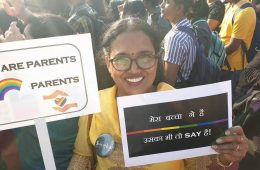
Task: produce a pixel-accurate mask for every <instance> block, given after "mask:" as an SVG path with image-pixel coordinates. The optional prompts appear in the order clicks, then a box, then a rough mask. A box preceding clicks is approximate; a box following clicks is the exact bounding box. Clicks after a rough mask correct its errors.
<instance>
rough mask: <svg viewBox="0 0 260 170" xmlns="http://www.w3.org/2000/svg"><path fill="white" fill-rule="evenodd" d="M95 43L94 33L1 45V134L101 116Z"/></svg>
mask: <svg viewBox="0 0 260 170" xmlns="http://www.w3.org/2000/svg"><path fill="white" fill-rule="evenodd" d="M82 42H84V43H83V44H82ZM91 43H92V42H91V35H90V34H80V35H71V36H60V37H50V38H43V39H32V40H24V41H16V42H10V43H0V59H1V62H0V131H1V130H6V129H12V128H17V127H23V126H29V125H33V124H35V120H36V119H39V118H44V119H45V120H46V122H50V121H57V120H62V119H68V118H72V117H78V116H81V115H84V114H92V113H97V112H99V111H100V106H99V95H98V86H97V79H96V70H95V61H94V55H93V51H92V45H91Z"/></svg>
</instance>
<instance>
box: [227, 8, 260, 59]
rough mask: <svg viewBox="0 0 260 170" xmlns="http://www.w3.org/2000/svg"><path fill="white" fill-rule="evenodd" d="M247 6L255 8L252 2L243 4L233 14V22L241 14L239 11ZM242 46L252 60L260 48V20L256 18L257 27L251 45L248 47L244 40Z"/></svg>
mask: <svg viewBox="0 0 260 170" xmlns="http://www.w3.org/2000/svg"><path fill="white" fill-rule="evenodd" d="M246 8H253V6H252V4H251V3H245V4H244V5H242V6H241V7H240V8H239V9H238V10H237V11H236V12H235V14H234V15H233V18H232V24H234V21H235V18H236V16H237V15H238V14H239V12H241V11H242V10H243V9H246ZM241 47H242V49H243V51H244V53H245V54H246V56H247V61H248V62H250V61H251V60H252V59H253V58H254V57H255V55H256V53H257V51H259V50H260V22H259V21H258V20H257V19H256V27H255V31H254V34H253V38H252V42H251V45H250V47H249V48H248V49H247V48H246V45H245V43H244V42H242V46H241Z"/></svg>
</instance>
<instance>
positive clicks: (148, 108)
mask: <svg viewBox="0 0 260 170" xmlns="http://www.w3.org/2000/svg"><path fill="white" fill-rule="evenodd" d="M117 102H118V111H119V118H120V127H121V136H122V144H123V152H124V160H125V166H138V165H146V164H152V163H159V162H166V161H172V160H180V159H185V158H191V157H198V156H204V155H210V154H215V153H216V152H215V151H214V150H213V149H212V148H211V145H212V144H213V143H214V142H215V140H216V139H217V138H218V137H220V136H222V135H224V131H225V130H226V129H228V128H229V127H231V126H232V107H231V106H232V103H231V83H230V81H228V82H222V83H216V84H210V85H204V86H197V87H192V88H185V89H178V90H177V89H176V90H171V91H163V92H155V93H148V94H141V95H133V96H126V97H119V98H117Z"/></svg>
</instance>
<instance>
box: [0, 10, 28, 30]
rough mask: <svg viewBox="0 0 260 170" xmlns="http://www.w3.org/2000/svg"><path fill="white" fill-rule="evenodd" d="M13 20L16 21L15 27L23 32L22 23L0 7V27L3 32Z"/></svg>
mask: <svg viewBox="0 0 260 170" xmlns="http://www.w3.org/2000/svg"><path fill="white" fill-rule="evenodd" d="M13 21H16V22H17V27H18V28H19V29H20V31H21V32H23V29H24V25H23V24H22V23H21V22H20V21H19V20H18V19H17V18H15V17H11V16H9V15H8V14H7V13H6V12H5V10H4V9H0V29H1V30H2V31H3V33H5V31H7V30H8V29H9V26H10V24H11V23H12V22H13Z"/></svg>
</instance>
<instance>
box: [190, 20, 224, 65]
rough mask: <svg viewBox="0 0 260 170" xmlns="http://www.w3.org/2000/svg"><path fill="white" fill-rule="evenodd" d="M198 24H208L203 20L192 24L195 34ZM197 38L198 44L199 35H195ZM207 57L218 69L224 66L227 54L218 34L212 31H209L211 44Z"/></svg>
mask: <svg viewBox="0 0 260 170" xmlns="http://www.w3.org/2000/svg"><path fill="white" fill-rule="evenodd" d="M199 22H206V23H207V24H208V22H207V21H206V20H205V19H200V20H197V21H196V22H194V23H193V24H192V25H193V27H194V29H195V32H196V30H197V29H199V28H197V25H196V24H197V23H199ZM197 36H198V40H199V42H200V37H199V34H197ZM208 57H209V59H210V60H211V61H212V62H213V63H215V64H216V65H217V66H218V67H219V68H220V69H221V68H222V67H223V66H224V65H225V64H226V58H227V53H226V49H225V44H224V43H223V42H222V41H221V39H220V38H219V36H218V33H217V32H214V31H211V44H210V46H209V52H208Z"/></svg>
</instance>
